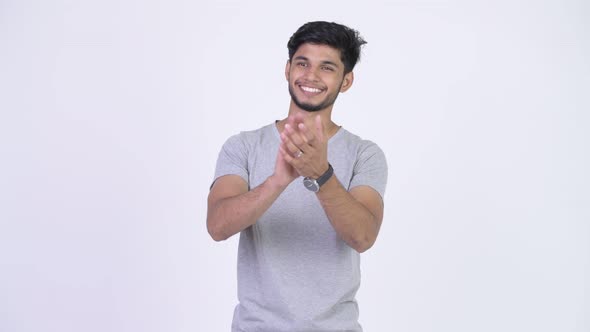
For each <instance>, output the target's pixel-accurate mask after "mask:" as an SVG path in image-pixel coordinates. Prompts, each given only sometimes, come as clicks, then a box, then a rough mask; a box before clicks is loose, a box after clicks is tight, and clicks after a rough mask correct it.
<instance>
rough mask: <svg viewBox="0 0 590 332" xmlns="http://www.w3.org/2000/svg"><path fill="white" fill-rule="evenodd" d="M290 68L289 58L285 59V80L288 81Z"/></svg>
mask: <svg viewBox="0 0 590 332" xmlns="http://www.w3.org/2000/svg"><path fill="white" fill-rule="evenodd" d="M290 69H291V60H287V64H286V65H285V78H286V79H287V82H288V81H289V70H290Z"/></svg>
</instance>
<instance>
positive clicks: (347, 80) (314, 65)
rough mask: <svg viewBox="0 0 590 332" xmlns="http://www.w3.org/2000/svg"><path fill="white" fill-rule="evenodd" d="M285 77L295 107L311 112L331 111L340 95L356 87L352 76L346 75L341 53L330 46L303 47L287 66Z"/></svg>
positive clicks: (309, 45) (311, 45) (307, 45)
mask: <svg viewBox="0 0 590 332" xmlns="http://www.w3.org/2000/svg"><path fill="white" fill-rule="evenodd" d="M285 76H286V77H287V81H288V82H289V94H290V95H291V98H292V100H293V102H294V103H295V105H297V106H298V107H299V108H301V109H303V110H305V111H307V112H317V111H321V110H324V109H326V108H329V107H331V106H332V105H333V104H334V102H335V101H336V98H337V97H338V93H340V92H344V91H346V90H348V88H349V87H350V85H351V84H352V79H353V74H352V72H350V73H348V74H346V75H345V74H344V64H343V63H342V60H340V51H339V50H337V49H335V48H332V47H330V46H327V45H315V44H302V45H301V46H299V49H297V51H296V52H295V54H293V59H292V60H291V61H290V62H287V67H286V69H285Z"/></svg>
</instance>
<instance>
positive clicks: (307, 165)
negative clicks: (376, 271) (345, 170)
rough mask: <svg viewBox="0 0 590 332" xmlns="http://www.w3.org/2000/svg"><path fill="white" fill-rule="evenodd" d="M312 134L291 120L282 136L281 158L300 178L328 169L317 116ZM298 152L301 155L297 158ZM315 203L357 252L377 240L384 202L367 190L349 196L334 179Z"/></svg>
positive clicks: (319, 194) (297, 122) (355, 188)
mask: <svg viewBox="0 0 590 332" xmlns="http://www.w3.org/2000/svg"><path fill="white" fill-rule="evenodd" d="M314 127H315V130H314V131H312V130H309V129H308V128H309V127H308V126H306V124H305V123H304V122H303V121H301V120H299V119H296V118H293V119H290V123H289V125H286V126H285V132H284V133H283V134H282V135H281V139H282V145H281V152H282V153H283V158H284V159H285V160H286V161H287V162H288V163H289V164H290V165H292V166H293V167H294V168H295V169H296V170H297V172H298V173H299V174H300V175H301V176H309V177H311V178H315V179H317V178H318V177H319V176H320V175H321V174H323V173H324V172H325V171H326V170H327V169H328V159H327V141H328V139H327V138H326V136H325V134H324V132H323V126H322V120H321V117H320V116H317V117H315V125H314ZM297 151H301V152H302V154H299V156H298V157H296V155H297ZM317 196H318V199H319V200H320V203H321V204H322V207H323V208H324V211H325V212H326V215H327V216H328V219H329V220H330V223H331V224H332V227H334V230H336V233H338V235H339V236H340V238H341V239H342V240H343V241H344V242H346V243H347V244H348V245H349V246H350V247H352V248H353V249H355V250H356V251H358V252H364V251H366V250H367V249H369V248H370V247H371V246H372V245H373V244H374V243H375V240H376V239H377V234H378V233H379V228H380V227H381V222H382V220H383V199H382V197H381V195H380V194H379V193H378V192H377V191H376V190H374V189H373V188H371V187H369V186H357V187H354V188H352V189H351V190H350V192H348V191H347V190H346V189H345V188H344V187H343V186H342V184H341V183H340V181H339V180H338V179H337V178H336V175H332V177H331V178H330V179H329V180H328V181H327V182H326V183H324V185H322V187H321V188H320V191H319V192H318V193H317Z"/></svg>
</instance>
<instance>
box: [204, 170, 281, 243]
mask: <svg viewBox="0 0 590 332" xmlns="http://www.w3.org/2000/svg"><path fill="white" fill-rule="evenodd" d="M285 188H286V186H284V185H282V184H280V183H279V182H278V181H277V180H276V179H275V178H274V177H273V176H270V177H269V178H267V179H266V180H265V181H264V182H263V183H262V184H260V185H259V186H257V187H256V188H254V189H252V190H249V191H247V192H245V193H243V194H239V195H236V196H232V197H226V198H222V199H219V200H217V201H216V202H211V200H209V207H208V213H207V228H208V230H209V234H211V237H212V238H213V239H214V240H215V241H222V240H226V239H228V238H229V237H231V236H232V235H234V234H237V233H239V232H241V231H242V230H244V229H246V228H247V227H249V226H251V225H253V224H255V223H256V221H258V219H259V218H260V217H261V216H262V214H263V213H264V212H266V210H268V208H269V207H270V206H271V205H272V203H273V202H274V201H275V200H276V199H277V197H279V195H280V194H281V193H282V192H283V190H285Z"/></svg>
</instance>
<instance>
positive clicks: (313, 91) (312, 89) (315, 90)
mask: <svg viewBox="0 0 590 332" xmlns="http://www.w3.org/2000/svg"><path fill="white" fill-rule="evenodd" d="M299 87H300V88H301V90H303V91H305V92H309V93H320V92H322V91H323V90H322V89H318V88H312V87H309V86H304V85H300V86H299Z"/></svg>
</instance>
